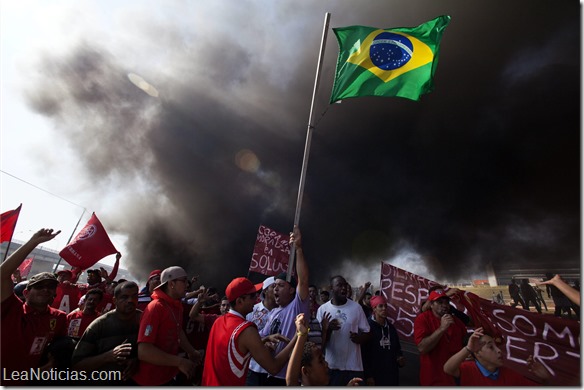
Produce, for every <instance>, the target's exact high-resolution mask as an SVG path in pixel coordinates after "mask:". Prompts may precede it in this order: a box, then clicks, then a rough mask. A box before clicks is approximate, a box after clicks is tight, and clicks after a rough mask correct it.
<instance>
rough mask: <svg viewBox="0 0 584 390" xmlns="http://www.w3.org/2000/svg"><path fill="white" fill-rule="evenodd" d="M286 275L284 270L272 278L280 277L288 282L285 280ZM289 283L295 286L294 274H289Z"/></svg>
mask: <svg viewBox="0 0 584 390" xmlns="http://www.w3.org/2000/svg"><path fill="white" fill-rule="evenodd" d="M287 276H288V274H287V273H286V272H282V273H280V274H278V275H277V276H275V277H274V279H276V280H277V279H282V280H283V281H285V282H288V281H287V280H286V277H287ZM288 283H290V286H292V287H294V288H296V280H295V279H294V276H292V275H290V281H289V282H288Z"/></svg>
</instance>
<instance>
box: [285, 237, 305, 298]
mask: <svg viewBox="0 0 584 390" xmlns="http://www.w3.org/2000/svg"><path fill="white" fill-rule="evenodd" d="M290 244H294V246H295V247H296V273H297V275H298V286H297V291H298V295H299V296H300V299H302V300H303V301H304V300H306V299H307V298H308V277H309V274H308V264H307V263H306V259H305V258H304V251H303V249H302V233H300V228H298V226H296V225H294V231H293V232H292V233H290Z"/></svg>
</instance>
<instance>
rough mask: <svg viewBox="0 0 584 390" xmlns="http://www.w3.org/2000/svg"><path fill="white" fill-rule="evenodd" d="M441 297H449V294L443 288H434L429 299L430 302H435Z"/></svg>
mask: <svg viewBox="0 0 584 390" xmlns="http://www.w3.org/2000/svg"><path fill="white" fill-rule="evenodd" d="M440 298H448V299H450V298H449V297H448V295H446V293H445V292H444V291H443V290H434V291H432V292H431V293H430V297H429V298H428V300H429V301H430V302H434V301H435V300H436V299H440Z"/></svg>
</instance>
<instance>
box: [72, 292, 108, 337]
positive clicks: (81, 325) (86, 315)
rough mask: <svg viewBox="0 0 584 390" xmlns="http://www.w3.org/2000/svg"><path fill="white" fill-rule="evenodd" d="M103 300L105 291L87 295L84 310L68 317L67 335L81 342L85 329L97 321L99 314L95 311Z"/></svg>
mask: <svg viewBox="0 0 584 390" xmlns="http://www.w3.org/2000/svg"><path fill="white" fill-rule="evenodd" d="M102 298H103V291H101V290H100V289H98V288H94V289H93V290H89V291H88V292H87V294H85V306H84V307H83V310H76V311H73V312H71V313H69V314H68V315H67V335H68V336H69V337H73V338H74V339H76V340H79V339H80V338H81V336H83V333H84V332H85V329H87V327H88V326H89V324H91V323H92V322H93V320H95V319H96V318H97V317H98V316H99V313H98V312H97V311H96V310H95V309H96V308H97V305H99V303H100V302H101V300H102Z"/></svg>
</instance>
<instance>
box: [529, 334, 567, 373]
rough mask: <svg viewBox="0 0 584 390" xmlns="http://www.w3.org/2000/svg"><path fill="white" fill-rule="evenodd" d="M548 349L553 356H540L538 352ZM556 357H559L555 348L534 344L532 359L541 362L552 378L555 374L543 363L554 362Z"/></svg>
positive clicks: (537, 342)
mask: <svg viewBox="0 0 584 390" xmlns="http://www.w3.org/2000/svg"><path fill="white" fill-rule="evenodd" d="M546 348H547V349H548V350H551V351H552V352H553V355H542V354H541V353H540V352H541V351H543V350H544V349H546ZM558 356H560V355H559V354H558V351H556V349H555V348H552V347H551V346H549V345H547V344H544V343H540V342H539V341H536V342H535V347H534V349H533V359H534V360H536V361H539V362H541V364H543V365H544V366H545V368H547V369H548V371H549V372H551V373H552V375H553V376H556V372H555V371H554V370H553V369H552V368H551V367H550V366H549V365H548V364H547V363H546V362H545V361H546V360H550V361H552V360H555V359H556V358H557V357H558Z"/></svg>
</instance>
